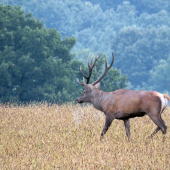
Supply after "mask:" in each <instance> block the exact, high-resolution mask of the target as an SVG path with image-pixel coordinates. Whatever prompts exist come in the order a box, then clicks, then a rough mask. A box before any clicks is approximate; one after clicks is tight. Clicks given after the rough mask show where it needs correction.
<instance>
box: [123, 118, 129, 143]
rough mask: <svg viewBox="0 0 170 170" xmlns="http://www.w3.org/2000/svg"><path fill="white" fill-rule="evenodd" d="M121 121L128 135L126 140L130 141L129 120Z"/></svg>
mask: <svg viewBox="0 0 170 170" xmlns="http://www.w3.org/2000/svg"><path fill="white" fill-rule="evenodd" d="M123 121H124V125H125V130H126V135H127V137H128V140H129V141H130V120H129V119H125V120H123Z"/></svg>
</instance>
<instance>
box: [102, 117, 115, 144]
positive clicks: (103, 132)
mask: <svg viewBox="0 0 170 170" xmlns="http://www.w3.org/2000/svg"><path fill="white" fill-rule="evenodd" d="M112 121H113V119H112V118H110V117H108V116H106V122H105V126H104V128H103V130H102V133H101V137H100V141H101V140H102V138H103V135H104V134H105V133H106V132H107V130H108V128H109V127H110V125H111V123H112Z"/></svg>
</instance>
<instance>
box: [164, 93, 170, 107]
mask: <svg viewBox="0 0 170 170" xmlns="http://www.w3.org/2000/svg"><path fill="white" fill-rule="evenodd" d="M163 96H164V98H166V99H167V100H168V101H167V103H166V105H168V106H169V107H170V97H169V95H168V94H163Z"/></svg>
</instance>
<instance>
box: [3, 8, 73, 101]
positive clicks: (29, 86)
mask: <svg viewBox="0 0 170 170" xmlns="http://www.w3.org/2000/svg"><path fill="white" fill-rule="evenodd" d="M0 15H1V18H0V23H1V24H0V25H1V28H0V35H1V36H0V42H1V47H0V72H1V76H0V79H2V80H3V81H1V82H0V88H1V94H0V99H1V102H6V101H9V100H14V101H16V100H18V101H31V100H36V101H42V100H47V101H54V100H56V101H59V100H60V99H61V100H62V101H67V100H70V99H69V97H70V96H69V93H68V91H70V89H71V88H72V86H70V84H71V82H72V77H75V72H74V71H73V70H72V68H71V65H72V63H71V60H72V58H73V56H72V55H71V54H70V50H71V48H72V47H73V45H74V44H75V38H74V37H71V38H65V39H64V40H61V35H60V34H59V33H58V32H57V31H56V29H46V28H45V26H44V25H43V24H42V22H40V20H36V19H34V18H33V17H32V15H31V14H24V11H23V10H21V9H20V7H12V6H9V5H7V6H3V5H0ZM66 89H67V90H66Z"/></svg>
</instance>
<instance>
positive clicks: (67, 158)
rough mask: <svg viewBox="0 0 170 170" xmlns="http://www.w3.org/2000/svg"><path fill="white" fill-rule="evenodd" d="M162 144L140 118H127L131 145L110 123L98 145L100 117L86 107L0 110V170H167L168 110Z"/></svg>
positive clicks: (169, 162) (120, 124)
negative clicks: (151, 136)
mask: <svg viewBox="0 0 170 170" xmlns="http://www.w3.org/2000/svg"><path fill="white" fill-rule="evenodd" d="M162 118H163V119H164V120H165V123H166V125H167V126H168V131H167V134H166V140H165V142H162V137H163V136H162V133H161V132H158V134H157V135H156V136H154V138H153V140H148V139H147V137H148V136H149V135H150V134H151V133H152V132H153V131H154V129H155V128H156V126H155V124H154V123H153V122H152V121H151V120H150V119H149V118H148V116H145V117H143V118H134V119H131V141H130V142H128V139H127V137H126V134H125V129H124V125H123V121H118V120H114V121H113V123H112V125H111V127H110V129H109V130H108V132H107V133H106V135H105V137H104V139H103V140H102V142H100V141H99V138H100V134H101V131H102V128H103V126H104V122H105V116H104V115H103V113H101V112H99V111H97V110H95V109H94V108H93V107H92V106H87V105H86V106H78V105H72V104H67V105H62V106H59V105H52V106H48V105H47V104H41V105H39V106H36V105H28V106H12V105H2V106H1V107H0V122H1V124H0V169H22V170H23V169H56V170H57V169H90V170H92V169H116V170H117V169H166V170H167V169H170V132H169V125H170V109H169V108H167V109H166V110H165V111H164V113H163V114H162Z"/></svg>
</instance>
